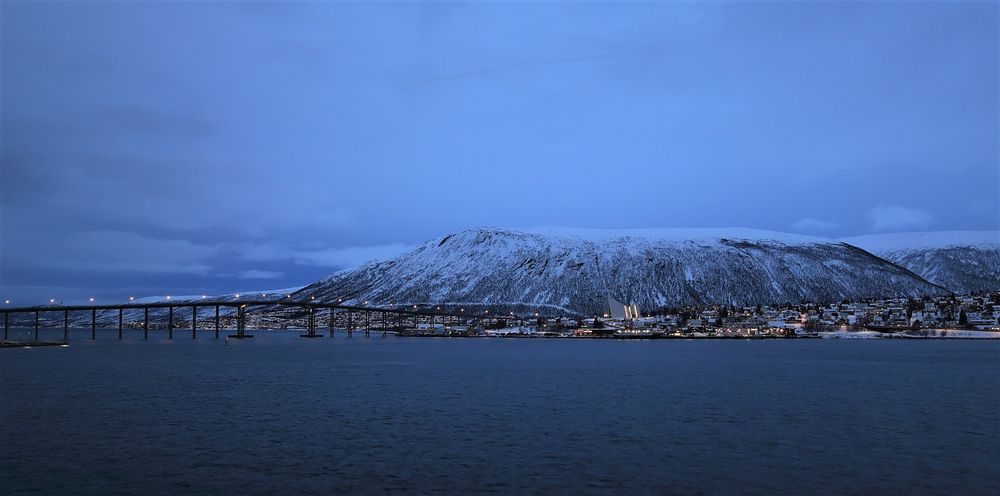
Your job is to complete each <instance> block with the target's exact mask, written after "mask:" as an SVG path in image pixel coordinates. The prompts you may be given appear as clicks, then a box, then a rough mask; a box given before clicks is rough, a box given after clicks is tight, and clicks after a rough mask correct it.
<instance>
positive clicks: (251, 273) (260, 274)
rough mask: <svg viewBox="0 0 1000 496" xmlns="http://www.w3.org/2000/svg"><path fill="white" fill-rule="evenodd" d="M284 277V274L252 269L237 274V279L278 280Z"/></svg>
mask: <svg viewBox="0 0 1000 496" xmlns="http://www.w3.org/2000/svg"><path fill="white" fill-rule="evenodd" d="M284 275H285V273H284V272H278V271H274V270H257V269H251V270H244V271H243V272H240V273H239V274H236V277H238V278H240V279H278V278H280V277H283V276H284Z"/></svg>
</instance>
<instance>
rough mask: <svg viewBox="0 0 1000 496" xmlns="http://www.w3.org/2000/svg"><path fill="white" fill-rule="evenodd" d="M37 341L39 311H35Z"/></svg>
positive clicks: (36, 337) (36, 336)
mask: <svg viewBox="0 0 1000 496" xmlns="http://www.w3.org/2000/svg"><path fill="white" fill-rule="evenodd" d="M35 341H38V310H35Z"/></svg>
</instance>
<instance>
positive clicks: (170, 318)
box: [167, 307, 174, 339]
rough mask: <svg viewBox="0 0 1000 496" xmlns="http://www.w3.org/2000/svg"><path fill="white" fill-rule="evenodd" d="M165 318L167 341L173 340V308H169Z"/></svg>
mask: <svg viewBox="0 0 1000 496" xmlns="http://www.w3.org/2000/svg"><path fill="white" fill-rule="evenodd" d="M168 310H169V314H168V317H167V339H174V307H169V309H168Z"/></svg>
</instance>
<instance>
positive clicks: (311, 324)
mask: <svg viewBox="0 0 1000 496" xmlns="http://www.w3.org/2000/svg"><path fill="white" fill-rule="evenodd" d="M307 326H308V330H307V332H306V333H305V334H299V337H303V338H320V337H323V335H322V334H316V309H315V308H313V307H309V321H308V324H307Z"/></svg>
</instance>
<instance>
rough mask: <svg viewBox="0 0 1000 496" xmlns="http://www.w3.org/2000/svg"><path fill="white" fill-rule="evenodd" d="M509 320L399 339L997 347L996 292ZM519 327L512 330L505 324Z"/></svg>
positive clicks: (410, 332) (622, 309)
mask: <svg viewBox="0 0 1000 496" xmlns="http://www.w3.org/2000/svg"><path fill="white" fill-rule="evenodd" d="M527 320H528V321H529V322H528V323H527V324H526V325H525V324H524V322H525V319H524V318H522V317H518V316H516V315H514V314H511V317H510V319H505V318H497V319H493V320H490V321H488V323H485V324H482V325H478V326H468V325H449V324H448V323H447V322H441V323H434V322H429V323H417V324H415V325H412V326H409V327H406V328H401V329H397V330H396V331H397V333H398V334H399V335H404V336H451V337H568V338H617V339H657V338H731V339H752V338H981V339H1000V291H994V292H981V293H977V294H968V295H951V296H944V297H925V298H921V299H913V298H890V299H875V300H868V301H861V302H848V301H844V302H840V303H829V304H797V305H796V304H784V305H755V306H730V305H711V306H702V307H697V306H692V307H680V308H663V309H660V310H659V311H656V312H653V313H642V312H641V311H640V309H639V308H638V307H637V306H636V305H623V304H621V303H618V302H616V301H615V300H613V299H610V298H609V305H608V309H607V312H606V313H603V314H600V315H595V316H594V317H588V318H565V317H534V318H533V319H527ZM515 321H516V322H518V325H516V326H509V325H508V324H509V323H513V322H515Z"/></svg>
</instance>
